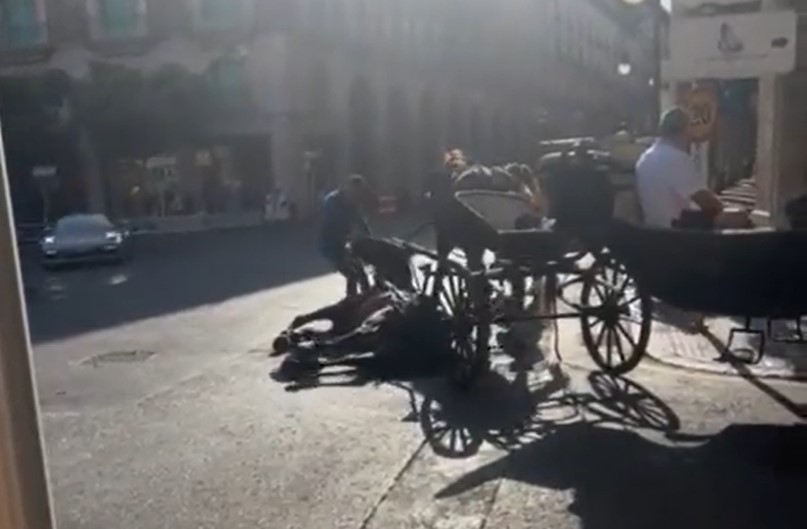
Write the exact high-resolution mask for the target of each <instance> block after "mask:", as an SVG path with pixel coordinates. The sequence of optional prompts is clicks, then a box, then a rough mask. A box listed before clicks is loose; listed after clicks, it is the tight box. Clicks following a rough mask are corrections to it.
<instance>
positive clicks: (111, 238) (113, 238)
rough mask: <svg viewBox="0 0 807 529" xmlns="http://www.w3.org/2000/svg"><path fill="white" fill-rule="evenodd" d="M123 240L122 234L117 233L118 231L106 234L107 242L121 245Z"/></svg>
mask: <svg viewBox="0 0 807 529" xmlns="http://www.w3.org/2000/svg"><path fill="white" fill-rule="evenodd" d="M122 239H123V237H122V236H121V234H120V233H118V232H116V231H108V232H106V240H107V242H114V243H119V242H121V240H122Z"/></svg>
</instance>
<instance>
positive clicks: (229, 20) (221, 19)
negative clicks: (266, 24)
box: [196, 0, 321, 30]
mask: <svg viewBox="0 0 807 529" xmlns="http://www.w3.org/2000/svg"><path fill="white" fill-rule="evenodd" d="M320 3H321V2H317V4H320ZM196 6H197V7H196V16H197V25H198V27H200V28H201V29H208V30H226V29H235V28H238V27H243V26H245V25H246V24H247V21H248V20H249V10H248V8H249V0H197V4H196Z"/></svg>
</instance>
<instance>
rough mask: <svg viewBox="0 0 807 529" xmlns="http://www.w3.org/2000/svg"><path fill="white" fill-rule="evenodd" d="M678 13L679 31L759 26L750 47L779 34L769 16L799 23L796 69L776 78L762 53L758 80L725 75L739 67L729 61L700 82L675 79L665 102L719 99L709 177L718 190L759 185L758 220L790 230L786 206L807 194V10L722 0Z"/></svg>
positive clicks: (783, 2)
mask: <svg viewBox="0 0 807 529" xmlns="http://www.w3.org/2000/svg"><path fill="white" fill-rule="evenodd" d="M672 7H673V24H679V23H680V24H685V23H687V21H692V20H695V21H698V20H712V21H714V22H712V23H711V25H712V26H715V27H719V25H720V24H721V23H722V22H725V24H724V25H725V26H726V27H728V26H732V24H734V25H736V24H737V22H736V20H737V17H744V18H746V19H747V20H752V21H753V22H749V23H747V24H746V26H745V31H744V33H743V37H744V38H745V39H747V40H748V42H750V43H753V42H755V41H758V42H763V43H767V42H768V41H770V40H771V39H770V37H768V36H767V35H769V33H770V31H772V30H771V29H764V28H762V27H761V26H762V25H763V22H762V20H764V18H763V17H765V16H766V15H767V14H770V13H779V14H783V13H787V14H788V18H787V19H788V20H793V18H795V20H796V33H795V43H794V46H793V48H794V49H795V64H794V65H792V68H789V69H788V70H787V71H776V69H775V68H772V67H771V66H770V65H769V64H768V63H766V62H765V60H764V59H765V56H764V55H763V54H762V53H759V52H757V51H756V50H757V48H755V49H754V50H755V51H754V53H756V54H757V55H758V56H759V57H762V59H759V60H758V61H757V62H751V63H750V64H751V66H746V68H748V69H749V72H750V70H751V69H754V70H755V72H753V73H748V74H741V73H737V74H736V75H725V71H721V70H725V69H726V64H728V65H729V66H731V65H732V62H731V61H732V60H733V59H732V58H731V57H729V58H728V59H724V64H720V63H718V62H716V66H714V68H715V70H714V71H713V72H706V73H705V75H703V76H700V77H699V78H697V79H680V78H679V77H678V76H676V77H675V78H674V79H673V78H672V77H673V76H672V75H668V77H671V79H670V83H668V85H669V87H670V90H669V91H668V92H667V94H666V95H667V100H666V102H665V103H664V106H671V105H673V104H676V103H679V102H680V101H681V100H682V98H681V97H680V94H686V93H687V91H689V90H692V89H699V88H705V89H707V90H709V91H712V92H714V93H715V94H716V97H715V99H716V103H717V105H716V106H717V112H716V117H717V119H716V127H715V129H714V132H713V134H712V135H711V136H710V137H709V138H708V141H707V142H706V143H705V144H702V145H701V146H700V147H699V149H698V150H699V151H702V156H700V157H699V159H700V160H701V162H702V163H701V167H702V169H703V171H704V172H705V173H707V174H708V176H709V178H710V182H711V183H712V185H714V186H715V187H717V188H720V187H724V185H725V182H728V183H729V184H730V183H732V182H734V181H736V180H737V179H738V178H748V179H751V178H752V180H753V183H754V184H755V191H756V211H755V219H756V220H757V221H758V222H759V223H761V224H770V225H775V226H784V225H786V224H787V219H785V218H784V209H785V205H786V204H787V202H788V201H790V200H792V199H794V198H796V197H799V196H802V195H804V194H805V193H807V151H805V149H804V147H803V144H804V138H805V137H806V136H807V120H805V116H807V97H806V96H805V94H807V92H805V87H807V4H806V3H805V2H801V1H794V0H758V1H753V2H747V1H741V0H736V1H734V0H719V1H716V2H711V3H710V2H707V1H705V0H704V1H703V2H699V1H698V0H673V3H672ZM752 23H753V26H752V25H751V24H752ZM732 27H733V26H732ZM778 30H779V28H778V27H776V28H774V31H778ZM760 35H763V37H760ZM715 40H716V39H715ZM774 40H775V39H774ZM788 40H792V39H788ZM709 44H710V45H711V44H712V41H709ZM704 47H705V46H704ZM748 53H751V52H748ZM672 59H674V57H673V58H672ZM734 60H735V63H733V64H734V66H733V67H734V68H736V57H735V58H734ZM774 66H777V65H774ZM674 70H675V68H671V69H670V71H673V72H674ZM683 99H684V100H685V98H683Z"/></svg>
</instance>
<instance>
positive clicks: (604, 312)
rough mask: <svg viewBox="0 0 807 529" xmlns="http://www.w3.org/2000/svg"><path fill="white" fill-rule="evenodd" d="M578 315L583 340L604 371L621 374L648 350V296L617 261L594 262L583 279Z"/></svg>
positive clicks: (650, 307)
mask: <svg viewBox="0 0 807 529" xmlns="http://www.w3.org/2000/svg"><path fill="white" fill-rule="evenodd" d="M581 302H582V306H583V313H582V314H581V316H580V320H581V321H580V323H581V326H582V334H583V343H584V344H585V345H586V348H587V349H588V352H589V354H590V355H591V358H592V359H593V360H594V362H595V363H596V364H597V365H598V366H599V367H600V368H601V369H603V370H604V371H606V372H608V373H610V374H614V375H621V374H625V373H627V372H629V371H631V370H632V369H633V368H635V367H636V366H637V365H638V364H639V362H640V361H641V360H642V357H644V355H645V352H646V351H647V342H648V341H649V340H650V329H651V325H652V322H653V319H652V305H651V300H650V297H649V296H647V295H646V294H645V293H643V292H642V291H640V290H639V289H638V287H637V285H636V281H635V280H634V279H633V278H632V277H631V276H630V274H628V272H627V270H625V268H624V267H623V266H622V265H620V264H619V263H616V262H609V263H608V264H604V265H603V264H599V263H598V264H596V265H595V266H594V268H593V269H592V272H591V275H590V276H589V277H588V278H586V280H585V281H584V283H583V290H582V295H581Z"/></svg>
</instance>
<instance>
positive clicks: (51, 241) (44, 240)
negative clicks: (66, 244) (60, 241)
mask: <svg viewBox="0 0 807 529" xmlns="http://www.w3.org/2000/svg"><path fill="white" fill-rule="evenodd" d="M55 243H56V237H54V236H53V235H48V236H46V237H43V238H42V244H43V245H47V246H49V245H51V244H55Z"/></svg>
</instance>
